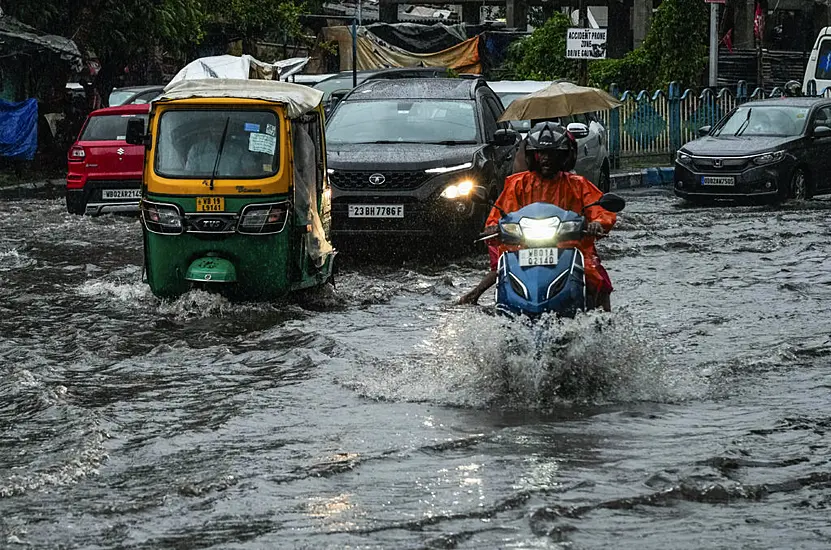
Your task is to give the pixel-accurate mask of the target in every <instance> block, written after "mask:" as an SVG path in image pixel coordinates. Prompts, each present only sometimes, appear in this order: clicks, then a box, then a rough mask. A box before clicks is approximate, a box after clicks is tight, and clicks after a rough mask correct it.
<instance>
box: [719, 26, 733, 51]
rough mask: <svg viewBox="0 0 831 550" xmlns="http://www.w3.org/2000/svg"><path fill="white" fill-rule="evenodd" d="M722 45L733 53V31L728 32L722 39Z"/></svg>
mask: <svg viewBox="0 0 831 550" xmlns="http://www.w3.org/2000/svg"><path fill="white" fill-rule="evenodd" d="M721 44H724V45H725V46H726V47H727V51H728V52H730V53H733V29H730V30H729V31H727V34H725V35H724V38H722V39H721Z"/></svg>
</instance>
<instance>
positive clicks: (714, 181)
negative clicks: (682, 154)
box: [701, 176, 736, 187]
mask: <svg viewBox="0 0 831 550" xmlns="http://www.w3.org/2000/svg"><path fill="white" fill-rule="evenodd" d="M701 185H721V186H722V187H725V186H726V187H729V186H731V185H736V178H732V177H725V176H701Z"/></svg>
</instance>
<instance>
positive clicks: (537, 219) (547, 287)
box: [474, 189, 626, 317]
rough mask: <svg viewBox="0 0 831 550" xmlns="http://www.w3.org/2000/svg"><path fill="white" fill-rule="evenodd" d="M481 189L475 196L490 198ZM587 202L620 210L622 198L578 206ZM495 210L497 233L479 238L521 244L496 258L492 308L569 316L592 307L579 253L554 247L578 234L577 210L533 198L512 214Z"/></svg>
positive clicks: (582, 223)
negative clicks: (497, 262) (494, 291)
mask: <svg viewBox="0 0 831 550" xmlns="http://www.w3.org/2000/svg"><path fill="white" fill-rule="evenodd" d="M484 192H485V191H484V189H482V190H481V191H480V190H479V189H476V191H475V193H474V196H475V197H476V198H477V199H478V200H484V201H486V202H489V201H487V198H486V197H485V195H484ZM490 204H491V205H492V206H495V205H493V204H492V203H490ZM590 206H600V207H601V208H604V209H606V210H608V211H610V212H620V211H621V210H623V208H624V207H625V206H626V201H624V200H623V198H621V197H619V196H618V195H614V194H612V193H606V194H605V195H603V197H602V198H601V199H600V200H599V201H597V202H596V203H593V204H590V205H587V206H586V207H585V208H584V209H583V210H584V211H585V209H586V208H589V207H590ZM499 211H500V213H501V214H502V219H501V220H500V221H499V226H498V228H497V232H496V233H495V234H491V235H484V236H483V237H482V238H481V239H480V240H486V239H490V238H493V237H496V236H498V237H499V240H500V241H501V242H502V243H503V244H507V245H518V246H520V248H519V250H516V251H511V252H505V253H503V254H502V256H501V257H500V258H499V264H498V267H497V280H496V308H497V310H498V311H500V312H503V313H507V314H509V315H517V314H523V315H527V316H529V317H538V316H540V315H542V314H543V313H555V314H557V315H559V316H562V317H574V315H575V314H576V313H577V312H578V311H585V310H586V309H589V308H591V307H594V304H593V303H590V302H591V299H590V297H588V296H587V295H586V277H585V273H584V271H583V253H582V252H580V250H579V249H577V248H574V247H572V248H560V246H559V245H560V244H561V243H568V242H570V241H579V240H580V239H581V238H583V236H584V235H585V227H586V223H587V222H586V218H585V217H584V216H583V214H582V212H581V213H579V214H578V213H577V212H571V211H569V210H563V209H562V208H559V207H557V206H554V205H553V204H548V203H544V202H535V203H533V204H529V205H528V206H525V207H523V208H520V209H519V210H517V211H516V212H511V213H506V212H504V211H502V209H499Z"/></svg>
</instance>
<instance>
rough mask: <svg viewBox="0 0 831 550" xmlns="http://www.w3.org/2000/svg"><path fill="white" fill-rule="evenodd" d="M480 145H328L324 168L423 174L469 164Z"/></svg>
mask: <svg viewBox="0 0 831 550" xmlns="http://www.w3.org/2000/svg"><path fill="white" fill-rule="evenodd" d="M483 147H485V145H484V144H481V143H477V144H472V145H468V144H464V145H427V144H423V143H389V144H387V143H378V144H368V143H364V144H348V145H347V144H344V145H328V144H327V146H326V149H327V156H326V159H327V164H328V166H329V168H331V169H333V170H360V171H376V170H379V171H380V170H402V171H409V170H427V169H429V168H440V167H443V166H458V165H460V164H465V163H467V162H472V161H473V160H474V156H475V155H476V154H477V152H478V151H480V150H481V149H482V148H483Z"/></svg>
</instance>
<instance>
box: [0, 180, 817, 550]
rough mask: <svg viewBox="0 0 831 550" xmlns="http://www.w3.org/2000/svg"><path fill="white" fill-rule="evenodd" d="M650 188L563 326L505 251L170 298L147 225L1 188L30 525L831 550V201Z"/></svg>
mask: <svg viewBox="0 0 831 550" xmlns="http://www.w3.org/2000/svg"><path fill="white" fill-rule="evenodd" d="M627 198H628V200H629V204H628V206H627V209H626V211H625V212H624V213H622V214H621V215H620V218H619V219H620V221H619V224H618V227H617V229H616V230H615V231H614V233H613V236H611V237H610V238H609V239H607V240H606V241H605V242H604V243H603V245H602V247H601V252H602V254H603V255H604V256H605V263H606V266H607V268H608V269H609V271H610V273H611V276H612V279H613V281H614V282H615V285H616V287H617V290H616V292H615V294H614V295H613V300H614V306H615V308H616V311H615V312H614V313H613V314H612V315H610V316H609V315H605V316H604V315H584V316H582V317H579V318H578V319H576V320H573V321H566V322H563V323H556V322H553V323H549V324H545V325H539V326H530V325H527V324H525V323H522V322H521V321H508V320H505V319H503V318H500V317H496V316H493V315H491V314H490V313H489V311H488V310H487V308H484V309H479V308H470V307H458V306H455V305H453V300H454V299H455V298H456V297H458V296H459V295H460V294H461V293H462V292H463V291H464V290H466V289H467V288H469V287H470V286H471V285H472V284H473V283H474V282H475V281H476V280H477V279H478V278H479V277H480V276H481V275H482V274H483V273H484V272H483V271H482V270H483V267H484V265H485V259H484V258H483V257H480V256H477V255H469V256H466V257H464V258H461V259H459V258H457V259H455V260H435V261H432V262H427V261H423V260H411V261H405V262H403V263H401V264H397V265H396V264H390V263H389V262H377V261H375V262H372V263H369V262H367V263H362V262H347V263H346V265H345V267H344V269H343V270H342V271H341V273H340V274H339V277H338V280H337V286H336V289H335V291H334V292H333V293H318V294H317V295H315V296H307V297H304V298H303V299H302V300H299V299H295V300H294V301H291V302H285V303H245V304H232V303H228V302H227V301H225V300H224V299H222V298H219V297H217V296H215V295H211V294H206V293H202V292H198V291H195V292H193V293H190V294H188V295H186V296H184V297H182V298H181V299H179V300H177V301H175V302H162V301H160V300H158V299H156V298H155V297H153V296H152V294H151V293H150V292H149V290H148V288H147V287H146V285H145V284H143V283H142V282H141V275H142V274H141V267H140V266H141V258H142V250H141V238H140V225H139V222H138V221H137V219H136V218H134V217H130V216H117V217H111V216H104V217H101V218H94V219H90V218H79V217H76V216H71V215H69V214H67V213H65V212H64V206H63V202H62V201H60V200H36V201H30V202H2V203H0V546H4V547H9V548H153V549H158V548H176V549H179V548H223V549H225V548H233V549H238V548H239V549H241V548H246V549H248V548H309V549H312V548H314V549H317V548H396V549H399V548H477V549H479V548H534V549H538V548H581V549H582V548H587V549H588V548H598V549H600V548H616V549H653V548H654V549H664V548H673V549H698V548H730V549H736V548H748V549H768V548H770V549H774V548H776V549H779V548H789V549H795V548H829V547H831V519H829V517H831V516H829V514H831V511H829V508H831V463H829V459H830V458H831V448H829V446H831V397H830V396H829V390H830V389H831V378H829V374H831V338H829V334H831V316H830V315H829V313H828V312H829V311H831V270H829V261H828V257H829V255H831V240H829V234H831V202H823V201H821V200H818V201H811V202H807V203H795V204H788V205H785V206H782V207H746V206H744V207H717V208H692V207H684V206H683V205H682V204H680V203H679V202H678V201H677V200H676V199H675V198H674V197H672V196H671V195H670V194H668V193H667V192H666V191H663V190H656V191H641V192H630V194H628V195H627ZM388 252H389V249H388V248H387V249H382V250H379V251H378V252H377V253H376V255H375V257H376V258H377V257H378V256H379V255H381V254H385V253H388ZM489 301H492V298H491V297H490V295H487V299H483V302H484V303H485V304H486V303H487V302H489Z"/></svg>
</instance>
